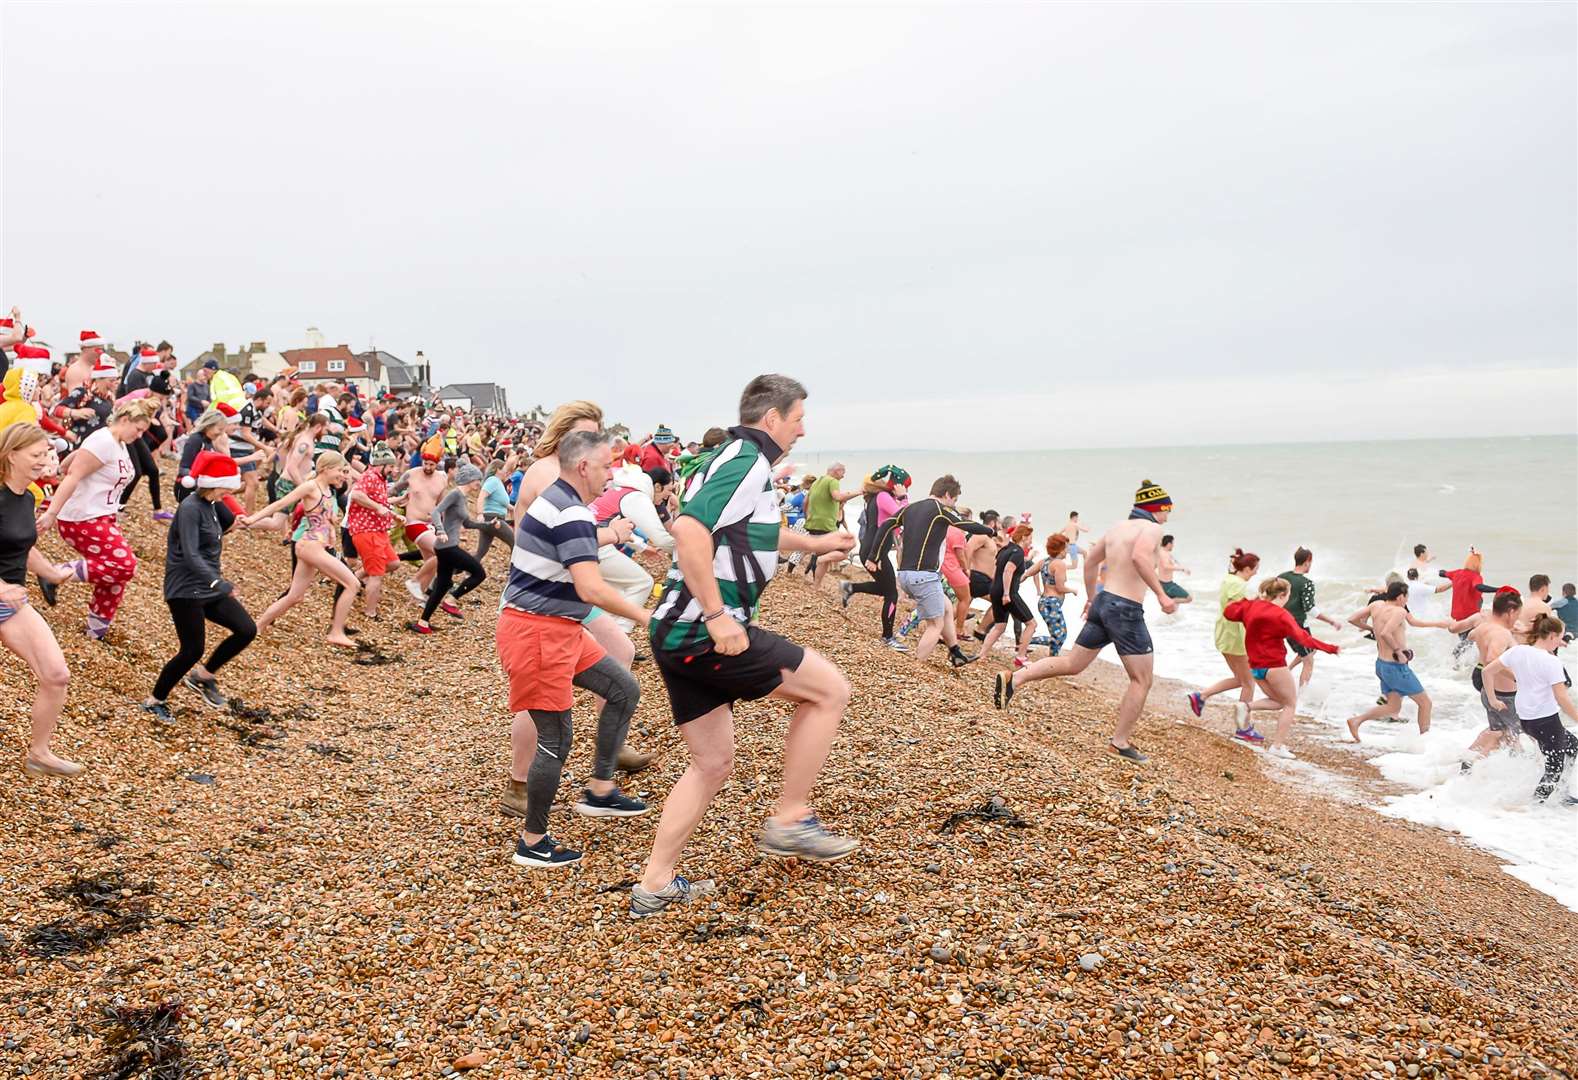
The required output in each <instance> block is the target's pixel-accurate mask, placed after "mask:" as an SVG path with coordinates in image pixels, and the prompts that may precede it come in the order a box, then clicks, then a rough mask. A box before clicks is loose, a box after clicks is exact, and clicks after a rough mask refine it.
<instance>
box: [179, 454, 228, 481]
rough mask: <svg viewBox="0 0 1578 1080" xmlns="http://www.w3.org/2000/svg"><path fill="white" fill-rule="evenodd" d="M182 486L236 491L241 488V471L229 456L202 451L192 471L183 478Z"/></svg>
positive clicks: (193, 463)
mask: <svg viewBox="0 0 1578 1080" xmlns="http://www.w3.org/2000/svg"><path fill="white" fill-rule="evenodd" d="M181 486H182V487H187V488H193V487H196V488H224V489H225V490H227V491H235V490H236V489H237V488H239V487H240V486H241V469H240V467H239V466H237V465H236V463H235V460H234V459H233V458H231V457H230V455H228V454H216V453H214V452H213V451H212V450H201V451H199V452H198V455H197V457H196V458H195V459H194V460H193V461H192V471H191V472H190V473H188V474H187V475H185V476H183V477H181Z"/></svg>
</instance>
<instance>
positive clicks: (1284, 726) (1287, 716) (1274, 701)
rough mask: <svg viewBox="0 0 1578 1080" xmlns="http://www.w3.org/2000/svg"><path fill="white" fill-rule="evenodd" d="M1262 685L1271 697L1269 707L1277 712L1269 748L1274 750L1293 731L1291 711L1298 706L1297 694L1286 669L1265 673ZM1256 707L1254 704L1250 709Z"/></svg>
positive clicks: (1290, 675) (1282, 743) (1291, 675)
mask: <svg viewBox="0 0 1578 1080" xmlns="http://www.w3.org/2000/svg"><path fill="white" fill-rule="evenodd" d="M1263 685H1264V686H1265V688H1266V691H1267V693H1269V694H1270V695H1271V707H1272V708H1275V709H1278V710H1279V711H1278V713H1277V730H1276V733H1275V734H1274V735H1272V737H1271V748H1272V749H1273V750H1275V749H1277V748H1278V747H1279V746H1282V745H1284V744H1285V743H1286V742H1287V741H1288V733H1289V732H1291V731H1292V730H1293V710H1294V707H1295V706H1296V705H1297V704H1298V700H1299V692H1298V689H1297V688H1296V687H1295V686H1294V685H1293V672H1291V671H1289V670H1288V669H1287V668H1272V669H1271V670H1270V671H1268V672H1266V678H1265V681H1264V683H1263ZM1258 705H1259V702H1256V704H1255V705H1254V706H1251V708H1254V707H1256V706H1258Z"/></svg>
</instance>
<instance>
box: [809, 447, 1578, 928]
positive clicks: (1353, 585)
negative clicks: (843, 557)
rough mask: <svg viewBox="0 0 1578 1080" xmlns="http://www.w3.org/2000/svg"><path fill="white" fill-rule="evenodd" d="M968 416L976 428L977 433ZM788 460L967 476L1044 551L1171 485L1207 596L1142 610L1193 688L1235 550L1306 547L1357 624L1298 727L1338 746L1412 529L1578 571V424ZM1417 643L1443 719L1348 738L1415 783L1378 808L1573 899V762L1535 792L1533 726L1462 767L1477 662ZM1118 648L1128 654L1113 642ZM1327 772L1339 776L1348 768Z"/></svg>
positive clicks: (982, 499) (1303, 771)
mask: <svg viewBox="0 0 1578 1080" xmlns="http://www.w3.org/2000/svg"><path fill="white" fill-rule="evenodd" d="M967 430H968V432H969V435H968V437H970V438H975V437H976V433H978V432H979V431H980V430H981V428H979V427H973V428H970V429H967ZM792 457H793V460H794V461H795V462H796V463H797V464H798V465H799V466H800V467H799V468H797V469H796V470H795V471H796V472H797V473H798V472H802V471H803V472H808V473H816V474H820V473H821V472H822V471H823V470H824V469H826V468H827V466H828V465H830V464H831V463H832V462H833V461H835V460H840V461H842V462H844V464H845V465H847V466H848V469H849V472H848V475H847V476H846V478H845V481H844V486H845V487H846V488H849V487H856V486H858V485H859V483H860V480H859V478H860V477H861V476H864V475H866V474H867V473H869V472H871V471H872V470H873V469H874V468H876V467H877V466H879V465H883V464H888V463H891V464H894V465H899V466H902V467H903V468H904V469H906V470H908V472H909V473H910V475H911V476H912V477H913V478H914V487H913V489H912V494H913V495H914V496H915V497H924V496H925V494H926V493H927V491H928V489H929V488H930V486H931V482H932V480H934V479H936V478H937V477H938V476H941V475H942V474H944V473H951V474H953V475H954V476H955V477H956V478H957V479H958V480H959V482H960V483H961V484H962V485H963V488H964V493H963V495H962V497H961V498H960V505H962V506H968V507H971V508H973V509H974V510H976V511H977V512H979V511H980V510H984V509H993V510H997V511H998V512H1000V513H1004V514H1008V513H1012V514H1016V515H1023V514H1024V513H1026V512H1029V513H1030V514H1031V519H1032V524H1033V526H1034V528H1035V537H1034V540H1033V543H1034V550H1035V552H1036V553H1038V554H1039V553H1042V552H1044V545H1045V542H1046V538H1047V537H1048V536H1049V535H1050V534H1051V533H1052V532H1054V531H1056V530H1057V529H1060V528H1062V527H1063V525H1064V524H1065V523H1066V522H1067V520H1068V514H1069V511H1071V510H1077V511H1079V514H1080V521H1081V523H1083V524H1085V525H1086V526H1088V527H1089V528H1090V529H1091V530H1092V531H1091V533H1090V534H1088V535H1087V536H1086V537H1085V542H1086V544H1088V543H1089V541H1091V540H1093V539H1094V538H1095V537H1096V536H1099V535H1100V533H1101V532H1102V531H1103V530H1104V529H1106V528H1108V527H1109V526H1111V525H1112V524H1113V523H1114V522H1116V521H1119V520H1122V519H1123V518H1124V517H1126V516H1127V515H1128V511H1129V505H1130V502H1131V500H1132V498H1133V493H1134V490H1135V489H1136V488H1137V487H1138V486H1139V484H1140V481H1142V480H1153V481H1155V482H1156V483H1159V484H1161V485H1162V486H1163V487H1165V488H1166V489H1167V491H1168V493H1169V494H1170V495H1171V496H1172V498H1173V500H1174V511H1173V515H1172V517H1171V519H1170V520H1169V521H1168V522H1167V524H1166V525H1165V526H1164V529H1165V531H1166V532H1168V533H1172V534H1173V535H1174V536H1175V537H1176V538H1177V539H1176V541H1175V546H1174V557H1175V558H1176V559H1177V560H1178V562H1179V563H1181V564H1182V565H1183V566H1185V567H1188V568H1189V569H1190V570H1191V571H1193V573H1192V574H1190V575H1187V576H1186V575H1183V574H1180V575H1178V576H1177V579H1176V580H1177V581H1178V583H1179V584H1181V585H1182V586H1183V587H1184V588H1186V589H1188V590H1189V591H1190V592H1191V593H1193V594H1194V596H1195V602H1194V603H1192V604H1187V605H1183V606H1182V607H1181V608H1180V609H1179V612H1178V614H1176V615H1172V616H1165V615H1162V614H1161V612H1160V610H1159V609H1158V608H1157V606H1156V601H1155V598H1154V597H1152V598H1149V599H1148V600H1147V602H1146V607H1147V609H1148V611H1147V621H1148V622H1149V624H1150V627H1151V633H1152V636H1153V638H1154V639H1155V643H1156V673H1157V674H1158V675H1160V676H1163V677H1167V678H1173V679H1179V680H1182V681H1184V682H1187V683H1191V684H1195V685H1201V686H1203V685H1206V684H1209V683H1213V682H1215V681H1217V680H1218V679H1221V678H1223V677H1225V676H1226V675H1227V673H1228V672H1227V667H1226V665H1225V664H1224V662H1223V661H1222V658H1221V656H1220V655H1218V653H1217V652H1216V650H1215V648H1214V646H1213V642H1212V631H1213V627H1214V625H1215V622H1216V617H1217V610H1218V604H1217V591H1218V588H1219V587H1220V585H1221V581H1222V578H1223V577H1224V576H1225V573H1226V571H1227V559H1228V556H1229V555H1230V554H1231V552H1232V551H1233V549H1234V548H1237V547H1241V548H1243V549H1244V550H1245V551H1253V552H1255V553H1257V554H1258V555H1259V556H1260V559H1261V563H1260V572H1261V574H1262V575H1275V574H1279V573H1281V572H1283V571H1284V570H1289V569H1292V565H1293V550H1294V548H1296V547H1299V546H1300V545H1303V546H1306V547H1308V548H1310V549H1311V550H1312V551H1314V553H1315V563H1314V568H1313V570H1312V571H1311V574H1310V576H1311V578H1312V579H1313V580H1314V582H1315V586H1316V601H1317V604H1318V605H1319V608H1320V610H1321V611H1323V612H1324V613H1326V614H1329V615H1331V616H1332V617H1334V618H1336V619H1337V620H1338V621H1340V622H1342V623H1344V624H1345V625H1344V628H1343V629H1342V630H1333V629H1332V628H1331V627H1329V626H1327V625H1325V624H1324V623H1319V622H1316V621H1314V620H1311V629H1312V632H1313V633H1314V634H1315V635H1316V636H1317V637H1320V638H1322V639H1324V640H1327V641H1330V642H1332V643H1334V644H1337V645H1339V646H1341V647H1342V649H1343V652H1342V654H1341V655H1339V656H1328V655H1325V654H1321V655H1320V656H1319V657H1318V659H1317V661H1316V668H1315V676H1314V679H1313V680H1312V681H1311V683H1310V685H1309V686H1308V687H1307V688H1306V689H1305V690H1304V691H1303V693H1302V694H1301V695H1300V699H1299V710H1298V711H1299V715H1300V716H1301V718H1303V722H1302V723H1301V725H1300V727H1301V730H1302V732H1303V733H1305V734H1313V735H1314V736H1315V737H1316V738H1319V739H1323V740H1326V741H1329V742H1331V743H1333V744H1340V745H1343V746H1351V744H1349V743H1347V742H1346V741H1345V740H1346V734H1347V733H1346V730H1345V728H1344V721H1345V720H1346V719H1347V718H1348V717H1349V716H1352V715H1355V714H1356V713H1359V712H1362V711H1363V710H1365V709H1367V708H1369V707H1371V706H1373V705H1374V704H1375V702H1376V695H1377V693H1378V691H1379V686H1378V684H1377V682H1376V679H1375V674H1374V666H1375V645H1374V643H1373V642H1371V641H1369V640H1368V639H1366V638H1364V637H1363V636H1362V635H1361V634H1360V632H1359V631H1358V630H1357V629H1355V628H1353V627H1350V626H1346V622H1347V619H1348V616H1350V615H1351V614H1353V613H1354V612H1356V611H1357V610H1359V609H1360V608H1361V607H1363V606H1364V604H1365V602H1366V601H1367V600H1368V598H1369V596H1370V594H1371V593H1372V592H1373V591H1375V590H1376V589H1378V588H1379V587H1380V586H1381V585H1382V583H1383V582H1384V580H1385V577H1386V574H1387V573H1388V572H1389V571H1392V570H1394V569H1395V570H1399V571H1401V570H1402V569H1403V568H1405V567H1406V566H1407V565H1408V564H1410V563H1411V562H1412V560H1413V547H1414V545H1415V544H1425V545H1427V546H1428V547H1429V548H1430V550H1431V552H1432V553H1433V554H1434V555H1435V556H1436V561H1435V562H1434V563H1432V564H1431V565H1432V567H1433V568H1440V569H1454V568H1456V567H1459V566H1462V565H1463V558H1464V556H1465V555H1466V554H1467V553H1468V549H1469V547H1470V545H1472V546H1474V547H1477V548H1478V549H1479V551H1480V552H1481V553H1482V554H1483V556H1484V569H1483V573H1484V576H1485V580H1486V581H1487V582H1488V583H1489V584H1492V585H1502V584H1510V585H1514V586H1516V587H1517V588H1518V589H1519V590H1520V591H1522V590H1525V589H1526V587H1527V585H1528V580H1529V577H1530V575H1532V574H1535V573H1543V574H1548V575H1549V576H1550V578H1551V581H1552V590H1551V591H1552V597H1553V598H1556V597H1559V596H1560V595H1561V585H1562V583H1563V582H1569V581H1578V438H1574V437H1572V436H1553V437H1539V438H1514V439H1454V440H1430V441H1397V442H1364V443H1306V444H1280V445H1260V446H1196V447H1178V448H1145V449H1130V450H1050V451H1037V452H1014V453H1004V452H993V451H986V452H980V451H977V452H966V451H935V450H890V451H876V452H872V451H860V452H850V453H848V454H845V455H839V454H834V453H817V452H796V453H795V454H794V455H792ZM859 507H860V501H859V500H853V501H851V502H850V503H848V504H846V512H847V515H848V519H849V521H850V522H851V524H853V522H854V520H855V516H856V515H857V513H858V512H859ZM1081 577H1082V568H1081V570H1076V571H1075V572H1073V573H1071V574H1070V575H1069V578H1070V584H1072V585H1074V587H1075V588H1078V589H1080V590H1081V592H1082V593H1083V590H1084V584H1083V581H1082V580H1081ZM1258 581H1259V577H1258V576H1257V577H1256V578H1255V579H1252V580H1251V581H1250V582H1249V586H1248V589H1249V595H1251V596H1253V595H1254V594H1255V587H1256V584H1257V582H1258ZM1025 592H1026V596H1027V598H1028V599H1030V600H1031V608H1032V610H1034V607H1035V604H1034V595H1033V594H1034V589H1033V588H1032V587H1030V586H1028V585H1027V587H1026V590H1025ZM1448 596H1449V594H1447V593H1443V594H1441V595H1439V596H1438V597H1436V598H1435V601H1436V603H1435V604H1434V605H1433V610H1429V611H1424V612H1417V613H1416V614H1418V615H1420V616H1421V617H1427V618H1444V617H1445V616H1446V611H1447V600H1448ZM1084 599H1085V598H1084V597H1083V595H1081V596H1070V597H1068V598H1067V600H1066V601H1065V604H1064V611H1065V612H1066V613H1067V615H1068V622H1069V640H1070V641H1071V642H1072V641H1073V639H1074V637H1075V636H1077V634H1078V633H1079V627H1080V611H1081V609H1082V608H1083V606H1084ZM1488 607H1489V604H1488V602H1487V604H1486V608H1487V609H1488ZM1408 643H1409V646H1410V647H1412V648H1413V649H1414V650H1415V652H1416V656H1415V659H1414V662H1413V667H1414V671H1415V672H1416V673H1417V674H1418V675H1419V678H1420V681H1421V682H1423V684H1424V686H1425V688H1426V690H1427V691H1428V692H1429V694H1430V697H1431V699H1432V700H1433V701H1434V703H1435V708H1434V714H1433V716H1432V722H1431V729H1430V731H1429V732H1428V733H1427V734H1425V735H1423V736H1421V735H1420V734H1419V733H1418V729H1417V726H1416V724H1415V722H1414V720H1415V715H1416V714H1415V708H1414V705H1413V703H1412V702H1405V703H1404V705H1403V713H1402V718H1403V721H1404V722H1401V723H1387V722H1382V721H1371V722H1369V723H1367V724H1366V725H1365V726H1364V728H1363V729H1362V731H1361V737H1362V739H1363V741H1364V745H1363V746H1361V747H1354V748H1353V752H1355V753H1360V754H1365V755H1367V756H1370V757H1371V759H1372V761H1373V764H1374V765H1375V766H1376V768H1378V769H1379V770H1380V772H1381V773H1382V775H1383V776H1385V777H1386V778H1387V779H1388V780H1390V781H1393V783H1394V784H1395V785H1397V786H1398V787H1401V788H1403V789H1404V793H1403V794H1392V795H1385V796H1371V797H1369V798H1368V800H1367V801H1369V802H1371V803H1372V804H1373V805H1375V806H1376V807H1377V809H1379V810H1380V811H1381V812H1382V813H1385V814H1390V815H1394V816H1397V817H1402V818H1407V819H1408V820H1411V821H1417V822H1421V823H1424V824H1429V825H1433V826H1437V827H1440V828H1443V829H1448V830H1451V831H1454V832H1457V833H1460V834H1461V835H1463V836H1464V837H1466V838H1468V839H1469V840H1471V841H1472V842H1474V843H1476V844H1478V845H1480V846H1481V847H1484V848H1486V849H1488V850H1490V851H1491V852H1493V853H1495V854H1496V855H1498V856H1500V857H1501V858H1502V859H1504V860H1505V863H1506V866H1507V870H1508V872H1509V873H1512V874H1514V875H1516V876H1517V877H1519V878H1521V879H1522V880H1524V881H1526V882H1528V883H1529V884H1530V885H1531V886H1533V887H1534V888H1537V889H1540V890H1541V891H1543V892H1546V893H1549V894H1550V895H1551V896H1554V897H1556V898H1557V899H1558V900H1560V901H1561V902H1562V903H1563V904H1565V905H1567V906H1568V907H1570V908H1573V909H1574V910H1578V808H1574V807H1573V806H1570V805H1563V804H1562V799H1563V795H1565V794H1574V795H1578V767H1575V768H1573V769H1570V770H1569V771H1568V776H1567V781H1566V783H1565V784H1564V785H1563V789H1562V790H1561V791H1559V792H1558V793H1557V794H1556V795H1554V796H1552V798H1551V799H1550V800H1549V802H1547V803H1546V804H1545V805H1536V804H1534V803H1533V802H1532V801H1531V799H1530V793H1531V792H1532V791H1533V789H1534V786H1535V783H1536V781H1537V780H1538V778H1539V775H1540V773H1541V771H1542V769H1543V762H1542V759H1541V758H1540V756H1539V755H1538V754H1537V753H1536V752H1535V750H1534V743H1533V741H1532V740H1529V739H1524V740H1523V742H1522V748H1521V751H1522V752H1521V753H1518V754H1494V755H1492V756H1491V757H1490V758H1488V759H1486V760H1484V761H1482V762H1479V763H1478V764H1477V765H1476V766H1475V767H1474V769H1473V770H1472V771H1471V772H1469V773H1467V774H1464V773H1462V772H1461V771H1460V768H1459V763H1460V762H1461V761H1462V760H1464V758H1465V756H1466V753H1465V752H1466V750H1467V747H1468V745H1469V743H1470V742H1472V741H1473V739H1474V737H1475V736H1476V735H1477V734H1478V733H1479V732H1480V731H1482V730H1483V729H1484V727H1485V712H1484V709H1483V707H1482V705H1481V704H1480V698H1479V695H1478V694H1477V693H1475V691H1474V689H1473V687H1472V685H1471V684H1470V683H1469V672H1468V666H1471V665H1472V654H1470V658H1469V659H1468V661H1467V663H1466V664H1464V663H1462V662H1454V660H1453V657H1452V651H1453V646H1454V645H1455V644H1456V637H1455V636H1454V635H1452V634H1449V633H1447V632H1446V631H1442V630H1419V629H1414V628H1410V629H1409V631H1408ZM1037 652H1039V650H1037ZM1575 652H1578V645H1574V646H1569V647H1568V648H1566V649H1564V650H1563V651H1562V652H1561V653H1559V654H1558V656H1559V657H1561V658H1562V659H1563V661H1564V662H1566V663H1567V666H1568V668H1569V669H1570V670H1571V669H1572V668H1573V667H1574V666H1575V665H1574V662H1573V661H1574V655H1575ZM1103 656H1104V657H1105V658H1108V659H1116V658H1115V657H1113V655H1112V653H1111V650H1108V651H1107V652H1106V653H1104V654H1103ZM1233 696H1234V695H1232V694H1228V695H1225V696H1224V697H1222V698H1218V699H1217V700H1218V701H1223V702H1226V701H1231V700H1232V699H1233ZM1264 715H1265V714H1262V716H1264ZM1572 726H1573V725H1572V724H1571V723H1570V722H1569V727H1572ZM1267 764H1268V765H1272V764H1273V763H1272V762H1271V761H1269V760H1268V762H1267ZM1276 768H1277V771H1278V772H1280V773H1283V774H1285V775H1287V776H1288V777H1289V778H1290V779H1294V780H1297V781H1300V782H1306V783H1308V782H1311V781H1314V782H1319V781H1320V777H1321V774H1320V771H1319V770H1314V769H1311V768H1309V767H1307V766H1305V765H1304V764H1303V763H1297V764H1296V765H1295V766H1294V767H1291V768H1290V767H1287V766H1282V765H1280V764H1278V765H1277V766H1276ZM1330 782H1331V783H1332V784H1333V785H1335V784H1336V780H1335V778H1331V780H1330ZM1333 794H1334V795H1335V794H1337V792H1336V791H1335V790H1334V791H1333Z"/></svg>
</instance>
